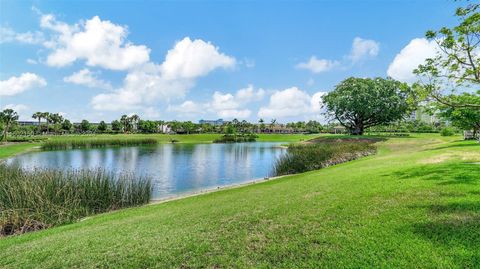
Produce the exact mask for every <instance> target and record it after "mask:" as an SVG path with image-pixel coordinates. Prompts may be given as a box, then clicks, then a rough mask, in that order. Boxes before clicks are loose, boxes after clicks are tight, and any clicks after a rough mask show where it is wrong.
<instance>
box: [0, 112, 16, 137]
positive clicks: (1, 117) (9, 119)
mask: <svg viewBox="0 0 480 269" xmlns="http://www.w3.org/2000/svg"><path fill="white" fill-rule="evenodd" d="M16 120H18V113H17V112H15V111H14V110H13V109H5V110H3V111H2V112H0V121H1V122H3V124H4V125H5V126H4V127H3V138H2V140H5V141H7V134H8V129H10V127H11V126H12V124H14V123H15V121H16Z"/></svg>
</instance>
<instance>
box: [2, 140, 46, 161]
mask: <svg viewBox="0 0 480 269" xmlns="http://www.w3.org/2000/svg"><path fill="white" fill-rule="evenodd" d="M38 146H40V144H39V143H16V144H7V145H0V159H2V158H7V157H10V156H13V155H15V154H18V153H21V152H25V151H27V150H31V149H33V148H35V147H38Z"/></svg>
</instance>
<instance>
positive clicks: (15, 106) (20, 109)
mask: <svg viewBox="0 0 480 269" xmlns="http://www.w3.org/2000/svg"><path fill="white" fill-rule="evenodd" d="M3 109H13V110H15V111H16V112H17V113H21V112H24V111H26V110H28V109H29V107H28V106H27V105H23V104H8V105H5V106H4V107H3Z"/></svg>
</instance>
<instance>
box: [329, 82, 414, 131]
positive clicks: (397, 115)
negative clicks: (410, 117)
mask: <svg viewBox="0 0 480 269" xmlns="http://www.w3.org/2000/svg"><path fill="white" fill-rule="evenodd" d="M323 101H324V103H325V105H326V108H327V109H328V111H329V112H330V113H331V114H332V115H333V119H334V120H336V121H338V122H339V123H340V124H341V125H343V126H344V127H345V128H347V129H348V130H349V131H350V133H351V134H354V135H361V134H363V132H364V129H365V128H369V127H372V126H376V125H380V124H388V123H390V122H393V121H396V120H399V119H401V118H402V117H403V116H404V115H405V114H406V113H408V112H409V111H410V110H412V109H413V106H414V105H415V102H414V100H413V99H412V91H411V89H410V87H408V85H407V84H405V83H401V82H398V81H395V80H392V79H383V78H375V79H370V78H365V79H364V78H348V79H346V80H344V81H342V82H341V83H340V84H339V85H337V86H336V87H335V90H334V91H332V92H330V93H328V94H327V95H326V96H325V97H324V98H323Z"/></svg>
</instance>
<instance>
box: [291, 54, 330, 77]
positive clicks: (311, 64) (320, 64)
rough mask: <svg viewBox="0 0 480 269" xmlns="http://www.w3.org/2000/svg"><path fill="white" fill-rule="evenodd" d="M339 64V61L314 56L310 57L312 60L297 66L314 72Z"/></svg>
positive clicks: (323, 70) (326, 69)
mask: <svg viewBox="0 0 480 269" xmlns="http://www.w3.org/2000/svg"><path fill="white" fill-rule="evenodd" d="M338 64H339V63H338V62H337V61H331V60H326V59H317V57H315V56H312V57H310V60H308V62H305V63H299V64H297V65H296V68H299V69H307V70H310V71H311V72H313V73H321V72H325V71H328V70H330V69H332V68H333V67H335V66H336V65H338Z"/></svg>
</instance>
